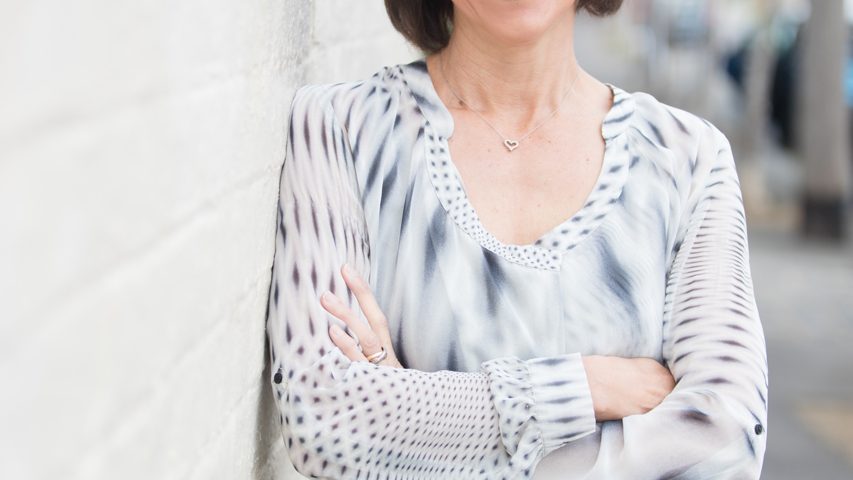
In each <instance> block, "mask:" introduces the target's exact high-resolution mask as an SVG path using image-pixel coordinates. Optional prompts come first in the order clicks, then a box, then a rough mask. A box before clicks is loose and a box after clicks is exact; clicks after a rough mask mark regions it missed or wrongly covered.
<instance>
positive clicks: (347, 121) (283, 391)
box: [267, 58, 768, 480]
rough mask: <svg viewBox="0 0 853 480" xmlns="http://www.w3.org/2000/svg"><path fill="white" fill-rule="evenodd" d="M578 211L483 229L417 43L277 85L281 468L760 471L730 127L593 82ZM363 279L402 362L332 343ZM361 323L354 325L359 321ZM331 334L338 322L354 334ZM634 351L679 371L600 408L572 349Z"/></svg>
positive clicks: (747, 475)
mask: <svg viewBox="0 0 853 480" xmlns="http://www.w3.org/2000/svg"><path fill="white" fill-rule="evenodd" d="M607 86H608V87H609V88H610V90H611V91H612V93H613V104H612V107H611V108H610V110H609V111H608V112H607V114H606V116H605V118H604V121H603V123H602V126H601V135H602V137H603V138H604V141H605V153H604V160H603V166H602V168H601V171H600V173H599V176H598V177H597V181H596V183H595V186H594V188H593V189H592V192H591V193H590V194H589V196H588V198H587V199H586V202H585V204H584V205H583V206H582V208H581V209H580V210H579V211H578V212H576V213H575V214H574V215H572V216H571V217H569V218H567V219H566V220H565V221H563V222H562V223H560V224H559V225H557V226H555V227H554V228H553V229H551V230H550V231H548V232H547V233H545V234H544V235H542V237H541V238H539V239H538V240H536V241H535V242H533V243H530V244H526V245H513V244H505V243H502V242H501V241H500V240H498V239H497V238H495V237H494V236H493V235H492V234H491V233H490V232H489V231H487V230H486V229H485V228H483V225H482V224H481V222H480V220H479V219H478V217H477V213H476V212H475V211H474V209H473V208H472V206H471V203H470V202H469V200H468V198H467V196H466V192H465V189H464V188H463V184H462V180H461V178H460V174H459V171H458V170H457V168H456V167H455V165H454V163H453V161H452V159H451V158H450V153H449V148H448V138H450V137H451V135H453V128H454V123H453V118H452V116H451V114H450V112H449V110H448V109H447V107H446V106H445V105H444V104H443V103H442V101H441V100H440V98H439V96H438V94H437V92H436V90H435V88H434V86H433V83H432V80H431V77H430V73H429V72H428V70H427V67H426V62H425V59H423V58H421V59H418V60H416V61H413V62H411V63H408V64H400V65H393V66H387V67H384V68H383V69H381V70H380V71H378V72H376V73H375V74H374V75H372V76H370V77H369V78H366V79H363V80H359V81H354V82H346V83H336V84H323V85H308V86H305V87H302V88H300V89H299V90H298V91H297V93H296V95H295V97H294V99H293V102H292V110H291V116H290V130H289V135H288V142H287V150H286V158H285V160H284V166H283V171H282V176H281V187H280V188H281V190H280V197H279V202H278V215H277V217H278V221H277V233H276V249H275V258H274V265H273V271H272V283H271V286H270V297H269V305H268V315H267V332H268V337H269V343H270V352H271V367H272V368H271V375H270V377H271V378H270V380H271V381H272V388H273V392H274V394H275V396H276V400H277V406H278V410H279V411H280V417H279V420H280V422H281V427H282V436H283V439H284V443H285V446H286V448H287V451H288V455H289V457H290V459H291V461H292V462H293V465H294V467H295V468H296V469H297V471H299V472H300V473H302V474H303V475H306V476H309V477H312V478H335V479H338V478H342V479H350V478H365V479H368V478H370V479H408V478H411V479H421V478H442V479H449V478H460V479H480V478H482V479H528V478H536V479H556V478H560V479H573V478H584V479H630V480H643V479H660V478H679V479H699V478H703V479H705V478H714V479H729V478H731V479H754V478H758V476H759V473H760V471H761V467H762V463H763V457H764V451H765V445H766V433H765V429H766V425H767V423H766V422H767V398H768V397H767V387H768V380H767V359H766V350H765V343H764V334H763V330H762V327H761V322H760V320H759V315H758V310H757V308H756V304H755V298H754V294H753V286H752V278H751V274H750V266H749V252H748V247H747V230H746V218H745V215H744V208H743V201H742V197H741V190H740V186H739V180H738V176H737V173H736V170H735V162H734V158H733V155H732V150H731V147H730V145H729V142H728V140H727V138H726V137H725V136H724V135H723V134H722V133H721V132H720V130H718V129H717V128H716V127H715V126H714V125H713V124H711V123H709V122H708V121H707V120H705V119H703V118H701V117H699V116H696V115H694V114H691V113H688V112H686V111H684V110H680V109H678V108H675V107H672V106H669V105H667V104H664V103H661V102H659V101H658V100H657V99H656V98H655V97H653V96H652V95H649V94H647V93H644V92H633V93H629V92H627V91H625V90H622V89H621V88H619V87H616V86H615V85H612V84H607ZM344 262H349V263H350V265H352V266H354V267H355V269H356V270H357V271H358V272H359V273H360V274H361V275H362V276H363V277H364V278H365V279H367V280H368V283H369V285H370V287H371V290H372V291H373V292H374V294H375V296H376V299H377V301H378V302H379V305H380V307H381V308H382V311H383V312H384V313H385V314H386V316H387V318H388V321H389V323H390V332H391V336H392V340H393V344H394V350H395V352H396V353H397V356H398V358H399V360H400V362H401V363H402V365H403V367H405V368H394V367H390V366H385V365H376V364H372V363H369V362H365V361H355V362H354V361H350V360H349V359H348V358H347V357H346V356H345V355H344V354H343V353H342V352H341V350H340V349H339V348H338V347H337V346H336V345H335V344H334V343H333V342H332V340H331V339H330V337H329V333H328V327H329V326H330V325H331V323H337V324H338V325H340V326H341V327H343V328H345V329H346V325H345V324H344V322H343V321H341V320H339V319H337V318H335V317H334V316H333V315H332V314H330V313H328V312H327V311H326V310H325V309H324V308H323V307H322V305H321V304H320V302H319V295H320V294H321V293H322V292H323V291H325V290H331V291H332V292H334V293H336V294H337V295H338V296H339V297H341V298H343V299H345V300H346V301H347V302H348V304H349V306H350V308H352V309H353V310H355V311H356V312H359V315H360V317H361V319H362V320H364V316H363V314H361V310H360V308H359V306H358V303H357V302H356V299H355V297H354V295H353V294H352V293H351V292H350V291H349V289H348V288H347V287H346V285H345V283H344V281H343V278H342V277H341V275H340V273H339V272H340V267H341V265H342V264H343V263H344ZM364 321H366V320H364ZM347 331H348V332H350V333H352V332H351V331H350V330H347ZM594 354H597V355H618V356H622V357H650V358H654V359H657V360H659V361H661V362H664V364H665V365H666V366H667V367H668V368H669V369H670V371H671V372H672V374H673V376H674V378H675V380H676V382H677V385H676V387H675V389H674V391H673V392H672V393H671V394H670V395H668V396H667V397H666V398H665V399H664V401H663V402H662V403H661V404H660V405H659V406H658V407H656V408H654V409H652V410H651V411H649V412H648V413H646V414H642V415H631V416H628V417H625V418H624V419H622V420H619V421H606V422H597V421H596V419H595V413H594V411H593V405H592V399H591V395H590V389H589V384H588V382H587V377H586V373H585V370H584V368H583V365H582V362H581V355H594Z"/></svg>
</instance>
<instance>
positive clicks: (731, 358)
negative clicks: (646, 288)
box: [584, 123, 768, 480]
mask: <svg viewBox="0 0 853 480" xmlns="http://www.w3.org/2000/svg"><path fill="white" fill-rule="evenodd" d="M706 126H707V127H708V128H707V135H705V136H704V140H702V141H700V142H699V143H700V146H699V148H698V152H697V154H696V156H695V160H693V162H695V163H693V164H692V165H690V169H691V170H692V172H693V173H692V176H691V178H692V181H691V183H690V186H689V193H688V194H687V195H686V203H685V207H684V209H683V210H682V211H683V215H682V220H681V222H680V225H679V227H678V229H679V230H678V235H677V238H676V244H675V245H676V250H677V251H676V253H675V255H674V257H673V262H672V264H671V267H670V269H669V273H668V275H667V283H666V294H665V303H664V319H663V321H664V339H663V356H664V359H665V361H666V364H667V366H668V368H669V369H670V371H671V372H672V374H673V376H674V378H675V380H676V387H675V389H674V390H673V392H672V393H671V394H670V395H669V396H668V397H666V398H665V399H664V401H663V402H662V403H661V404H660V405H659V406H657V407H656V408H654V409H652V410H651V411H649V412H648V413H646V414H642V415H632V416H629V417H625V418H624V419H622V421H621V426H622V429H621V435H614V436H609V437H607V438H606V440H602V444H601V445H600V448H599V458H600V459H607V461H600V462H598V463H597V464H596V465H595V467H594V468H593V469H592V471H591V472H588V473H589V475H588V476H586V477H584V478H595V479H606V478H631V479H636V480H643V479H658V478H683V479H693V478H721V479H722V478H726V479H729V478H731V479H734V478H737V479H757V478H759V474H760V472H761V468H762V464H763V458H764V451H765V445H766V437H767V435H766V433H765V428H766V425H767V423H766V422H767V390H768V377H767V357H766V351H765V341H764V333H763V329H762V326H761V322H760V319H759V315H758V310H757V307H756V304H755V298H754V294H753V285H752V277H751V273H750V265H749V250H748V242H747V228H746V217H745V214H744V207H743V200H742V196H741V190H740V186H739V181H738V176H737V173H736V170H735V162H734V157H733V154H732V150H731V146H730V144H729V141H728V139H727V138H726V137H725V136H724V135H723V134H722V133H721V132H720V131H719V130H718V129H717V128H716V127H714V126H713V125H711V124H710V123H706Z"/></svg>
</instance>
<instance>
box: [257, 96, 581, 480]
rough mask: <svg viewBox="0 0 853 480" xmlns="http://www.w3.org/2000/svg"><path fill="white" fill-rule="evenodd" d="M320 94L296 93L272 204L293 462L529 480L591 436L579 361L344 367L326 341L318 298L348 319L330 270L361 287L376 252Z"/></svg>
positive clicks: (311, 473)
mask: <svg viewBox="0 0 853 480" xmlns="http://www.w3.org/2000/svg"><path fill="white" fill-rule="evenodd" d="M332 92H333V89H332V88H329V87H328V86H318V85H312V86H306V87H303V88H301V89H300V90H299V91H298V92H297V93H296V95H295V98H294V100H293V103H292V110H291V115H290V130H289V134H288V140H287V145H286V154H285V160H284V165H283V169H282V173H281V183H280V195H279V199H278V214H277V229H276V240H275V255H274V263H273V269H272V281H271V284H270V296H269V303H268V311H267V334H268V340H269V345H270V353H271V378H270V380H271V382H272V387H273V392H274V395H275V397H276V400H277V406H278V410H279V412H280V417H279V420H280V422H281V427H282V435H283V439H284V442H285V446H286V449H287V452H288V455H289V457H290V459H291V460H292V462H293V465H294V466H295V468H296V469H297V471H299V472H300V473H302V474H303V475H306V476H308V477H311V478H335V479H349V478H367V477H368V475H369V478H376V479H380V478H439V477H440V478H488V479H501V478H513V479H516V478H529V477H530V476H532V474H533V471H534V468H535V466H536V464H537V462H538V461H539V460H540V459H541V458H542V457H543V456H544V455H546V454H547V453H549V452H550V451H552V450H554V449H556V448H559V447H561V446H563V445H565V444H567V443H569V442H572V441H573V440H576V439H579V438H582V437H585V436H587V435H589V434H591V433H593V432H595V430H596V423H595V414H594V410H593V406H592V399H591V396H590V391H589V385H588V382H587V378H586V373H585V371H584V368H583V364H582V362H581V357H580V355H579V354H576V353H575V354H565V355H559V356H553V357H543V358H533V359H526V360H521V359H519V358H517V357H512V356H509V357H503V358H496V359H492V360H489V361H486V362H483V363H482V364H481V365H480V367H479V369H478V370H477V371H473V372H455V371H448V370H441V371H435V372H427V371H419V370H414V369H408V368H393V367H389V366H384V365H375V364H372V363H369V362H352V361H350V360H349V359H347V357H346V356H345V355H344V354H343V353H342V352H341V351H340V349H339V348H338V347H337V346H335V344H334V343H333V342H332V340H331V339H330V338H329V335H328V327H329V326H330V325H331V323H332V322H335V323H338V325H340V326H341V327H343V328H346V326H345V324H344V323H343V322H342V321H340V320H338V319H337V318H335V317H334V316H333V315H331V314H329V313H328V312H326V311H325V310H324V309H323V307H322V306H321V305H320V302H319V295H320V294H321V293H322V292H323V291H325V290H327V289H328V290H331V291H332V292H334V293H336V294H337V295H338V296H340V297H342V298H343V299H344V300H345V301H347V302H348V304H349V306H350V308H352V309H353V310H355V311H356V312H360V309H359V307H358V304H357V302H356V300H355V297H354V296H353V295H352V294H351V292H350V291H349V290H348V289H347V287H346V285H345V283H344V282H343V278H341V276H340V274H339V271H340V266H341V265H342V264H343V263H344V262H349V263H350V264H351V265H352V266H354V267H355V269H356V270H357V271H358V272H359V273H360V274H361V275H362V276H363V277H364V278H366V279H367V280H368V282H369V283H370V284H371V285H373V284H374V283H375V282H373V281H372V280H373V279H371V278H370V271H371V269H370V262H371V259H372V257H373V255H381V252H377V251H376V250H374V249H372V248H371V247H372V245H371V243H370V239H369V238H368V229H367V225H366V223H365V215H364V211H363V207H362V204H361V202H360V191H359V186H358V181H357V178H356V170H355V169H354V164H353V155H352V148H351V145H350V139H349V138H348V135H347V132H346V131H345V130H344V129H343V128H342V127H341V123H340V122H339V120H338V118H337V116H336V112H335V111H334V108H333V102H332ZM361 318H362V320H364V317H363V315H362V316H361ZM390 320H391V321H393V319H390ZM364 321H366V320H364ZM483 321H484V322H488V318H483Z"/></svg>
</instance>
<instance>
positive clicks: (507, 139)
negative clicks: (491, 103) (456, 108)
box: [439, 59, 581, 152]
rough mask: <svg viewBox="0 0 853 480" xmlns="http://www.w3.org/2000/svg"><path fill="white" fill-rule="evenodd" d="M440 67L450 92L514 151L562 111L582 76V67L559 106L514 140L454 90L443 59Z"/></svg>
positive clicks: (507, 147)
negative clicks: (448, 78) (445, 72)
mask: <svg viewBox="0 0 853 480" xmlns="http://www.w3.org/2000/svg"><path fill="white" fill-rule="evenodd" d="M439 67H440V70H441V78H442V79H443V80H444V83H445V85H447V89H448V90H450V93H452V94H453V96H454V97H456V99H457V100H459V103H461V104H463V105H465V107H466V108H468V110H471V111H472V112H474V113H476V114H477V116H478V117H480V119H481V120H483V121H484V122H486V125H488V126H489V127H491V128H492V130H494V131H495V133H497V134H498V136H499V137H500V139H501V140H502V141H503V145H504V147H506V149H507V150H509V151H510V152H512V151H513V150H515V149H516V148H518V145H519V144H521V142H522V140H524V139H526V138H527V137H529V136H530V134H532V133H533V132H535V131H536V130H539V127H541V126H542V125H545V123H546V122H548V120H551V118H553V117H554V115H556V114H557V112H559V111H560V108H561V107H562V106H563V103H564V102H565V101H566V99H567V98H569V96H570V94H571V93H574V91H575V82H577V81H578V77H580V73H581V72H580V69H578V72H577V73H576V74H575V78H574V80H572V84H571V85H570V86H569V88H568V90H566V93H564V94H563V96H562V98H560V102H559V103H558V104H557V108H555V109H554V111H552V112H551V113H550V114H549V115H548V116H547V117H545V119H544V120H542V121H541V122H539V123H538V124H537V125H536V126H535V127H533V128H532V129H531V130H530V131H528V132H527V133H525V134H524V135H522V136H521V137H520V138H518V139H515V140H513V139H511V138H510V137H508V136H506V135H504V134H503V133H501V131H500V130H498V129H497V127H495V126H494V125H492V122H490V121H488V120H487V119H486V117H484V116H483V114H482V113H480V112H479V111H478V110H475V109H474V108H471V105H469V104H468V102H466V101H465V100H464V99H463V98H462V97H460V96H459V94H457V93H456V91H455V90H453V87H451V86H450V82H449V81H447V75H445V74H444V61H443V59H442V61H439ZM567 68H568V66H567Z"/></svg>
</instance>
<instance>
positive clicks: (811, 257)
mask: <svg viewBox="0 0 853 480" xmlns="http://www.w3.org/2000/svg"><path fill="white" fill-rule="evenodd" d="M851 237H853V236H851ZM749 243H750V259H751V260H750V264H751V267H752V276H753V282H754V286H755V294H756V299H757V302H758V308H759V313H760V315H761V320H762V322H763V325H764V330H765V336H766V339H767V350H768V359H769V371H770V396H769V407H770V419H769V425H768V429H767V433H768V446H767V453H766V456H765V463H764V470H763V475H762V478H763V479H768V480H787V479H792V480H793V479H797V480H799V479H804V478H806V479H812V480H835V479H838V480H849V479H853V241H848V242H847V243H846V244H845V245H832V244H830V243H826V242H819V241H814V240H803V239H800V238H799V237H798V236H797V235H795V234H794V233H791V232H790V231H785V230H772V229H770V228H768V227H752V226H750V230H749Z"/></svg>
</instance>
